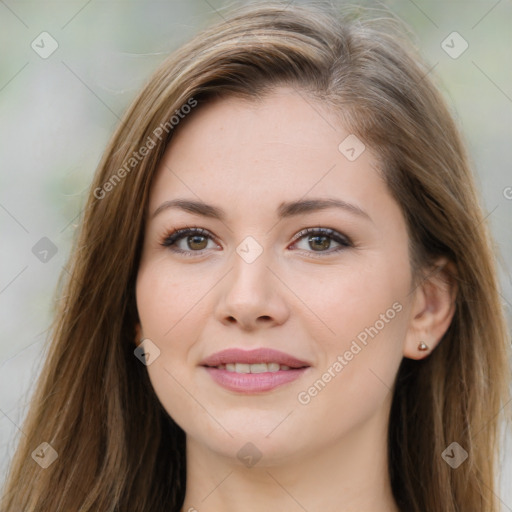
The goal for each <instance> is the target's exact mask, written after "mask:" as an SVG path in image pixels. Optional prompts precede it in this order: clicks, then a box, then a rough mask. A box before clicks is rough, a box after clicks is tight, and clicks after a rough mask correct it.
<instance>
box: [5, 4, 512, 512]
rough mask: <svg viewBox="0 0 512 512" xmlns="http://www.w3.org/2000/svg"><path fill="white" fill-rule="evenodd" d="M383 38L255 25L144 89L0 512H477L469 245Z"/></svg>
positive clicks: (484, 275) (102, 191)
mask: <svg viewBox="0 0 512 512" xmlns="http://www.w3.org/2000/svg"><path fill="white" fill-rule="evenodd" d="M399 30H400V29H397V28H396V27H395V25H394V24H393V23H386V22H383V21H372V20H364V19H362V18H360V19H359V18H358V17H357V16H355V17H354V16H352V15H351V14H346V15H338V14H337V13H336V12H334V11H333V10H329V9H327V8H325V9H323V8H319V7H315V8H313V7H298V6H294V5H283V4H267V3H265V4H263V3H260V4H259V5H258V6H255V7H249V8H245V9H242V10H241V11H240V12H235V13H233V15H232V16H231V17H230V18H228V19H226V20H225V21H223V22H221V23H219V24H218V25H216V26H213V27H211V28H210V29H208V30H206V31H204V32H203V33H201V34H199V35H198V36H197V37H196V38H195V39H193V40H192V41H191V42H189V43H188V44H186V45H185V46H183V47H182V48H181V49H180V50H179V51H177V52H175V53H174V54H173V55H172V56H171V57H170V58H169V59H168V60H167V61H166V62H165V63H164V64H163V65H162V66H161V67H160V69H159V70H158V71H157V72H156V73H155V74H154V76H153V77H152V78H151V79H150V81H149V83H148V84H147V86H146V87H145V88H144V90H143V91H142V92H141V93H140V95H139V96H138V98H137V99H136V100H135V101H134V103H133V105H132V106H131V108H130V109H129V111H128V112H127V114H126V115H125V118H124V120H123V122H122V124H121V126H120V127H119V128H118V130H117V132H116V133H115V135H114V137H113V139H112V141H111V143H110V145H109V147H108V149H107V151H106V152H105V156H104V158H103V160H102V162H101V163H100V166H99V169H98V171H97V173H96V176H95V178H94V183H93V185H92V187H91V192H90V196H89V200H88V203H87V207H86V211H85V216H84V219H83V223H82V226H81V231H80V236H79V239H78V241H77V243H76V248H75V250H74V253H73V258H72V269H71V278H70V279H69V281H68V282H67V283H66V285H65V286H66V288H65V289H64V291H63V295H62V301H61V306H60V312H59V314H58V315H57V317H56V321H55V326H54V330H53V341H52V346H51V353H50V355H49V357H48V360H47V362H46V366H45V368H44V370H43V372H42V375H41V378H40V383H39V386H38V391H37V393H36V396H35V397H34V404H33V406H32V408H31V410H30V412H29V415H28V418H27V420H26V423H25V425H24V428H23V430H24V432H25V433H26V434H27V436H26V438H24V439H22V440H21V442H20V445H19V447H18V450H17V453H16V456H15V458H14V461H13V464H12V468H11V473H10V478H9V480H8V484H7V487H6V493H5V498H4V504H3V507H4V508H3V510H5V511H7V512H14V511H16V512H18V511H20V510H23V511H36V510H37V511H48V512H50V511H52V512H53V511H56V510H66V511H71V510H81V511H102V512H103V511H130V512H135V511H152V512H155V511H176V512H185V511H189V512H190V511H194V510H197V511H218V510H223V511H227V512H229V511H231V510H235V509H236V510H240V509H242V510H244V511H260V510H289V511H291V510H308V511H316V510H327V511H337V512H348V511H355V510H357V511H372V512H381V511H382V512H384V511H385V512H390V511H394V512H395V511H404V512H411V511H417V512H420V511H421V512H425V511H429V512H449V511H453V512H455V511H461V510H463V511H464V512H471V511H474V512H496V511H497V510H498V505H497V501H498V499H497V497H496V495H495V494H494V493H493V488H494V486H495V471H496V454H497V431H498V430H497V429H498V426H499V419H500V415H499V412H500V411H501V410H502V407H503V405H504V404H505V403H506V400H507V384H508V368H507V339H506V328H505V324H504V318H503V313H502V310H501V303H500V301H499V298H498V286H497V280H496V273H495V267H494V258H493V255H492V252H491V249H490V247H491V242H490V237H489V235H488V233H487V229H486V225H485V222H484V216H483V214H482V209H481V207H480V206H479V199H478V197H477V193H476V190H475V185H474V181H473V177H472V174H471V171H470V169H469V165H468V160H467V157H466V153H465V150H464V148H463V145H462V143H461V140H460V137H459V135H458V133H457V130H456V127H455V125H454V123H453V121H452V119H451V118H450V115H449V113H448V110H447V108H446V105H445V103H444V102H443V100H442V98H441V97H440V95H439V93H438V92H437V90H436V89H435V87H434V86H433V85H432V83H431V82H430V81H429V79H428V77H427V76H426V68H425V67H424V66H423V65H422V64H421V62H420V61H419V58H418V56H417V55H416V54H415V53H413V52H412V51H411V50H410V49H409V46H408V42H407V41H406V40H404V39H402V38H401V37H400V36H399V35H398V33H399ZM433 148H435V150H434V149H433Z"/></svg>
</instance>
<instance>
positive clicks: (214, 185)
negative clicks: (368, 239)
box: [150, 88, 392, 213]
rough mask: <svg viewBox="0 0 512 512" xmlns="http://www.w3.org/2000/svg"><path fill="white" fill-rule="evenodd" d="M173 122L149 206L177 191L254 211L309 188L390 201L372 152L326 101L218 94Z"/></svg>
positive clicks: (281, 93) (283, 92)
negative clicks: (253, 98)
mask: <svg viewBox="0 0 512 512" xmlns="http://www.w3.org/2000/svg"><path fill="white" fill-rule="evenodd" d="M177 128H178V129H177V131H176V133H175V134H174V136H173V139H172V140H171V142H170V144H169V146H168V148H167V150H166V152H165V154H164V156H163V158H162V160H161V162H160V165H159V168H158V169H157V173H156V176H155V178H154V182H153V186H152V190H151V197H150V210H151V211H154V209H155V208H157V207H158V205H159V204H160V203H161V202H163V201H167V200H170V199H173V198H175V197H187V198H195V199H200V200H203V201H205V202H208V203H216V204H220V203H222V204H223V205H226V209H229V206H230V205H233V206H238V207H240V208H241V207H245V208H246V209H249V210H251V211H253V212H254V213H256V212H258V211H260V210H261V209H262V208H264V207H265V206H267V205H268V206H269V207H271V208H274V209H275V208H276V207H277V205H278V204H279V203H281V202H283V201H291V200H296V199H298V198H299V197H307V196H308V195H312V196H315V197H319V196H325V197H340V198H343V199H347V200H348V199H349V198H350V199H351V201H353V202H356V203H357V202H363V203H370V204H372V203H375V202H376V201H379V198H380V199H387V200H388V201H392V199H391V196H390V194H389V193H388V191H387V187H386V186H385V184H384V182H383V180H382V177H381V175H380V173H379V172H378V170H377V169H378V165H379V161H378V159H377V158H376V157H375V156H374V155H373V154H372V152H371V151H370V150H369V149H368V148H364V145H363V143H362V142H361V141H358V139H356V138H355V135H354V134H351V133H350V131H348V130H347V129H346V128H345V127H344V126H343V125H342V123H341V121H340V119H339V118H338V117H336V116H335V115H334V114H333V113H332V111H330V110H329V108H328V106H327V105H326V104H323V103H321V102H319V101H318V100H315V99H312V98H311V97H309V96H307V95H306V94H305V93H303V92H298V91H295V90H293V89H287V88H281V89H277V90H275V91H273V92H272V93H269V94H268V95H266V96H264V97H263V99H261V100H259V101H254V102H253V101H248V100H246V99H241V98H237V97H227V98H222V99H217V100H214V101H212V102H210V103H208V104H206V105H202V106H200V107H197V108H196V109H195V110H194V111H193V113H192V114H190V115H189V117H188V118H186V119H185V120H184V122H183V124H182V125H181V126H178V127H177ZM347 141H348V142H347ZM340 144H341V146H340ZM358 144H359V145H358ZM348 146H351V147H348ZM347 149H349V150H352V149H353V151H351V152H350V151H349V153H347V151H346V150H347ZM354 153H355V154H356V157H357V158H355V159H354V158H353V156H354ZM359 153H360V154H359ZM347 156H349V157H350V158H348V157H347Z"/></svg>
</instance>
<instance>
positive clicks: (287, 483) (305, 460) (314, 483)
mask: <svg viewBox="0 0 512 512" xmlns="http://www.w3.org/2000/svg"><path fill="white" fill-rule="evenodd" d="M381 412H382V411H381ZM378 416H380V417H374V418H372V419H370V420H369V421H368V422H366V423H365V424H364V425H359V426H358V427H357V428H355V429H354V430H353V432H351V433H349V434H348V435H345V436H343V438H341V439H338V440H337V442H336V443H334V444H329V445H326V446H324V447H323V448H322V449H315V451H314V452H313V451H312V452H309V453H300V454H294V455H293V457H287V458H286V459H283V458H279V457H278V456H275V457H273V458H269V459H267V460H266V458H265V457H262V458H261V459H260V460H259V461H258V462H257V463H256V464H255V465H253V466H252V467H246V466H244V464H242V463H241V462H240V461H239V460H238V459H237V458H236V457H234V458H233V457H228V456H226V455H224V454H219V453H217V452H213V451H211V449H209V448H208V447H206V446H204V444H200V443H198V442H196V441H195V440H194V439H189V437H188V436H187V489H186V496H185V501H184V504H183V507H182V511H181V512H196V511H197V512H220V511H222V512H235V511H237V512H238V511H240V510H244V512H268V511H269V510H288V511H297V512H300V511H304V510H307V511H308V512H317V511H318V512H319V511H322V512H361V511H370V510H371V511H372V512H399V510H398V508H397V506H396V504H395V501H394V499H393V496H392V492H391V485H390V481H389V473H388V465H387V431H386V428H384V427H385V423H387V422H385V423H384V425H383V422H382V419H383V418H382V415H378ZM239 444H240V446H242V445H243V444H244V443H243V442H242V443H239ZM255 444H256V443H255ZM237 446H238V445H237ZM234 451H235V452H236V451H237V450H236V449H235V450H234ZM261 451H262V452H264V453H266V452H265V449H264V447H263V449H262V450H261Z"/></svg>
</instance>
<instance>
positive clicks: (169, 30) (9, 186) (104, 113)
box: [0, 0, 512, 510]
mask: <svg viewBox="0 0 512 512" xmlns="http://www.w3.org/2000/svg"><path fill="white" fill-rule="evenodd" d="M244 3H249V2H236V3H235V2H226V1H222V0H187V1H185V0H183V1H133V0H129V1H112V0H103V1H100V0H89V1H86V0H79V1H61V2H47V1H43V2H40V1H16V0H4V1H0V44H1V46H0V48H1V54H0V55H1V56H0V148H1V151H0V156H1V173H0V226H1V233H2V239H3V240H4V242H3V243H2V244H1V246H0V247H1V249H0V263H1V266H0V269H1V270H0V306H1V307H0V317H1V326H2V331H3V332H2V334H3V335H2V338H1V339H0V452H1V453H2V458H1V460H2V462H1V466H0V481H1V480H2V479H3V474H4V472H5V467H6V464H7V462H8V460H9V458H10V457H11V455H12V453H13V450H14V443H15V441H16V439H17V438H18V437H19V436H20V435H23V434H22V433H21V432H20V430H19V425H20V424H21V422H22V420H23V416H24V414H25V413H26V403H27V400H28V397H29V396H30V392H31V389H32V388H31V386H32V384H33V382H34V381H35V376H36V374H37V372H38V370H39V368H40V365H41V362H42V360H43V358H44V354H45V351H44V341H45V334H46V329H47V328H48V326H49V324H50V321H51V315H52V310H53V303H52V297H53V293H54V290H55V286H56V283H57V278H58V276H59V274H60V273H61V272H62V271H63V267H64V266H65V264H66V261H67V258H68V255H69V251H70V246H71V241H72V239H73V233H74V228H75V227H76V225H77V222H78V221H79V219H80V212H81V209H82V206H83V204H84V201H85V193H86V190H87V188H88V186H89V184H90V181H91V177H92V175H93V173H94V171H95V169H96V166H97V164H98V162H99V160H100V158H101V155H102V152H103V150H104V148H105V146H106V143H107V141H108V139H109V137H110V135H111V134H112V132H113V130H114V129H115V127H116V126H117V124H118V122H119V118H120V117H121V116H122V114H123V112H124V111H125V109H126V108H127V107H128V105H129V104H130V102H131V100H132V99H133V98H134V96H135V95H136V93H137V92H138V90H139V89H140V87H141V86H142V85H143V84H144V83H145V81H146V80H147V79H148V77H149V76H150V74H151V72H152V71H153V70H154V69H155V68H156V67H157V66H158V65H159V63H160V62H161V61H162V60H163V59H164V58H165V57H166V56H167V55H168V54H169V53H170V52H171V51H173V50H174V49H175V48H177V47H178V46H180V45H181V44H182V43H183V42H185V41H187V40H188V39H190V38H191V37H192V36H193V35H194V34H195V33H196V32H197V31H198V30H199V29H201V28H204V27H206V26H207V25H208V24H209V23H210V22H212V21H216V20H217V19H220V18H222V17H223V16H225V14H226V12H227V11H228V10H229V9H230V7H232V6H236V5H239V4H244ZM251 3H258V2H251ZM294 3H301V4H308V3H310V2H301V1H298V0H297V1H296V2H294ZM333 3H335V4H342V3H343V2H333ZM353 3H357V4H358V5H366V6H371V7H379V8H387V9H389V11H391V12H392V13H393V14H394V15H396V16H398V17H399V18H401V19H402V20H403V21H405V22H406V24H407V25H408V26H409V27H410V29H411V31H412V32H413V33H414V35H415V38H416V41H415V43H416V44H417V45H418V47H419V48H420V50H421V52H422V53H423V55H424V58H425V60H426V61H427V63H429V65H430V66H429V67H431V68H432V71H431V73H430V75H429V76H430V77H432V78H433V79H434V80H435V81H436V83H437V84H438V85H439V87H440V88H441V90H442V92H443V93H444V95H445V97H446V98H447V100H448V102H449V105H450V107H451V109H452V112H453V115H454V117H455V118H456V120H457V123H458V125H459V127H460V129H461V131H462V133H463V136H464V137H465V140H466V143H467V145H468V148H469V151H470V156H471V159H472V162H473V164H474V169H475V172H476V174H477V179H478V183H479V185H480V189H481V193H482V198H483V204H484V205H485V209H486V211H487V212H488V214H489V216H488V221H489V223H490V225H491V228H492V231H493V233H494V236H495V239H496V244H497V250H498V251H499V252H500V254H501V260H500V280H501V284H502V299H503V303H504V304H505V306H506V308H507V314H508V316H509V319H510V318H511V311H512V306H511V303H512V280H511V273H510V269H511V268H512V264H511V263H512V241H511V237H510V231H511V229H510V226H511V222H510V220H511V218H512V188H508V187H512V172H511V162H512V143H511V142H512V141H511V133H512V67H511V64H510V62H511V59H510V53H511V50H512V29H511V27H512V2H511V1H510V0H498V1H496V0H489V1H487V0H479V1H452V2H450V1H440V0H426V1H421V0H414V1H413V0H396V1H393V0H389V1H384V2H379V3H376V2H369V1H365V2H353ZM454 31H456V32H458V33H459V34H460V35H461V36H462V38H463V39H464V40H465V41H466V42H467V44H468V48H467V50H466V51H464V53H462V54H461V55H460V56H458V57H457V58H453V55H452V56H450V55H449V54H447V53H446V51H445V50H444V49H443V48H442V46H441V44H442V42H443V41H444V40H445V39H446V38H447V36H448V35H449V34H451V33H452V32H454ZM42 32H47V33H48V34H49V36H48V35H43V36H41V33H42ZM41 38H44V41H45V44H43V43H41V42H40V41H41ZM53 40H54V41H55V42H53ZM51 44H54V45H58V47H57V48H56V50H55V51H54V52H53V53H52V54H51V55H49V56H46V55H44V52H49V51H50V50H51V49H52V47H51ZM41 54H42V55H41ZM43 57H46V58H43ZM432 150H433V151H435V148H433V149H432ZM43 237H47V238H48V239H49V240H50V241H51V243H52V244H53V246H51V247H54V250H55V249H56V251H57V252H56V254H54V255H52V253H51V252H50V256H51V257H48V259H47V261H41V259H40V258H38V257H36V256H37V255H36V254H34V252H33V247H34V246H35V244H37V243H38V242H39V241H40V240H41V238H43ZM39 243H43V244H45V243H46V244H47V243H48V242H46V241H45V242H39ZM36 247H37V246H36ZM36 252H37V251H36ZM77 357H80V354H79V353H77ZM508 407H510V404H509V405H508ZM503 458H504V460H505V469H504V475H503V481H504V484H503V485H502V489H501V491H500V497H501V499H502V502H503V503H504V510H512V490H511V489H510V488H509V487H510V486H507V485H505V484H506V482H507V481H510V476H511V474H512V471H511V469H510V467H511V465H512V460H511V459H512V456H511V451H510V447H509V448H508V449H507V451H506V453H504V454H503Z"/></svg>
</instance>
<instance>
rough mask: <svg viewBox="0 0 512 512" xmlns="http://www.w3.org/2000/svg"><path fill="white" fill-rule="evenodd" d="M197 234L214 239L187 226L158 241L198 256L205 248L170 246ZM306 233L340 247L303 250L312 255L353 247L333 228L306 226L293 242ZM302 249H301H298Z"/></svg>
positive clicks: (207, 233)
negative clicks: (320, 237) (194, 249)
mask: <svg viewBox="0 0 512 512" xmlns="http://www.w3.org/2000/svg"><path fill="white" fill-rule="evenodd" d="M192 235H197V236H204V237H207V238H210V239H212V240H214V237H213V235H212V234H211V233H210V232H209V231H208V230H206V229H203V228H197V227H187V228H184V229H177V230H175V231H173V232H171V233H169V234H166V235H165V236H164V238H163V240H162V241H161V242H160V245H162V246H163V247H167V248H169V249H170V250H171V251H173V252H176V253H179V254H182V255H184V256H188V257H198V256H201V255H202V254H203V251H206V250H207V249H201V250H199V251H185V250H183V249H177V248H175V247H172V246H173V245H174V244H175V243H176V242H177V241H179V240H181V239H182V238H185V237H188V236H192ZM306 235H315V236H318V235H320V236H326V237H329V238H331V239H332V240H334V241H335V242H338V243H339V244H340V247H337V248H335V249H334V250H330V251H305V252H307V253H308V255H313V256H314V257H320V258H323V257H325V256H324V254H325V255H327V254H329V255H330V254H334V253H338V252H340V251H343V250H345V249H347V248H348V247H353V243H352V241H351V240H350V238H349V237H348V236H346V235H343V234H341V233H339V232H338V231H335V230H334V229H330V228H307V229H303V230H302V231H300V232H299V233H297V235H295V237H294V240H293V241H294V243H296V242H298V241H299V240H301V239H302V238H304V237H305V236H306ZM298 250H302V249H298Z"/></svg>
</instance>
